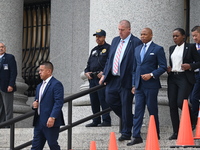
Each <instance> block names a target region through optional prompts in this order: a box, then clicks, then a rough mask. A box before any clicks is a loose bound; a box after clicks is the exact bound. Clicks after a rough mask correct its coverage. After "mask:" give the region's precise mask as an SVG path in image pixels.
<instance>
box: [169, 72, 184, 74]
mask: <svg viewBox="0 0 200 150" xmlns="http://www.w3.org/2000/svg"><path fill="white" fill-rule="evenodd" d="M184 73H185V72H171V74H173V75H180V74H184Z"/></svg>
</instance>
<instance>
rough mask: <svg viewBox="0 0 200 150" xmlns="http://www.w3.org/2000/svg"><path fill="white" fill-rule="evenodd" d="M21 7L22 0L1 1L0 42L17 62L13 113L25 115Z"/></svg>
mask: <svg viewBox="0 0 200 150" xmlns="http://www.w3.org/2000/svg"><path fill="white" fill-rule="evenodd" d="M23 5H24V1H23V0H1V5H0V18H1V23H0V33H1V37H0V40H2V41H4V42H5V44H6V46H7V53H10V54H13V55H14V56H15V59H16V62H17V71H18V76H17V80H16V85H17V91H16V92H15V94H14V113H25V112H27V111H30V109H31V108H30V107H29V106H28V105H26V101H27V100H28V97H27V96H25V95H24V91H25V90H26V89H27V88H28V86H27V85H26V84H25V83H24V80H23V79H22V74H21V71H22V70H21V68H22V33H23V30H22V29H23Z"/></svg>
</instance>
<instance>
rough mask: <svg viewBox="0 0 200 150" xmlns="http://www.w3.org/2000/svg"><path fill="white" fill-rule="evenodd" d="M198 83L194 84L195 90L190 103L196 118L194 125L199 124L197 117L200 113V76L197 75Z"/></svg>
mask: <svg viewBox="0 0 200 150" xmlns="http://www.w3.org/2000/svg"><path fill="white" fill-rule="evenodd" d="M195 79H196V83H195V84H194V87H193V90H192V92H191V94H190V103H191V105H192V115H193V116H194V119H193V124H194V125H195V124H196V122H197V117H198V113H199V104H200V103H199V100H200V74H199V72H198V73H195Z"/></svg>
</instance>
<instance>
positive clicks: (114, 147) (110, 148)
mask: <svg viewBox="0 0 200 150" xmlns="http://www.w3.org/2000/svg"><path fill="white" fill-rule="evenodd" d="M108 150H118V148H117V141H116V137H115V132H111V133H110V141H109V146H108Z"/></svg>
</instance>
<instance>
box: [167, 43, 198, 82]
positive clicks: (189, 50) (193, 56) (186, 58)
mask: <svg viewBox="0 0 200 150" xmlns="http://www.w3.org/2000/svg"><path fill="white" fill-rule="evenodd" d="M175 47H176V45H173V46H171V47H170V48H169V64H170V66H171V67H173V64H172V61H171V55H172V53H173V52H174V49H175ZM194 62H195V63H194ZM184 63H187V64H190V66H191V69H190V70H186V71H185V74H186V76H187V79H188V81H189V82H190V83H191V84H194V83H195V75H194V70H195V69H197V68H200V56H199V54H198V52H197V49H196V45H195V44H189V43H185V47H184V51H183V64H184ZM169 75H170V73H169Z"/></svg>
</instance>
